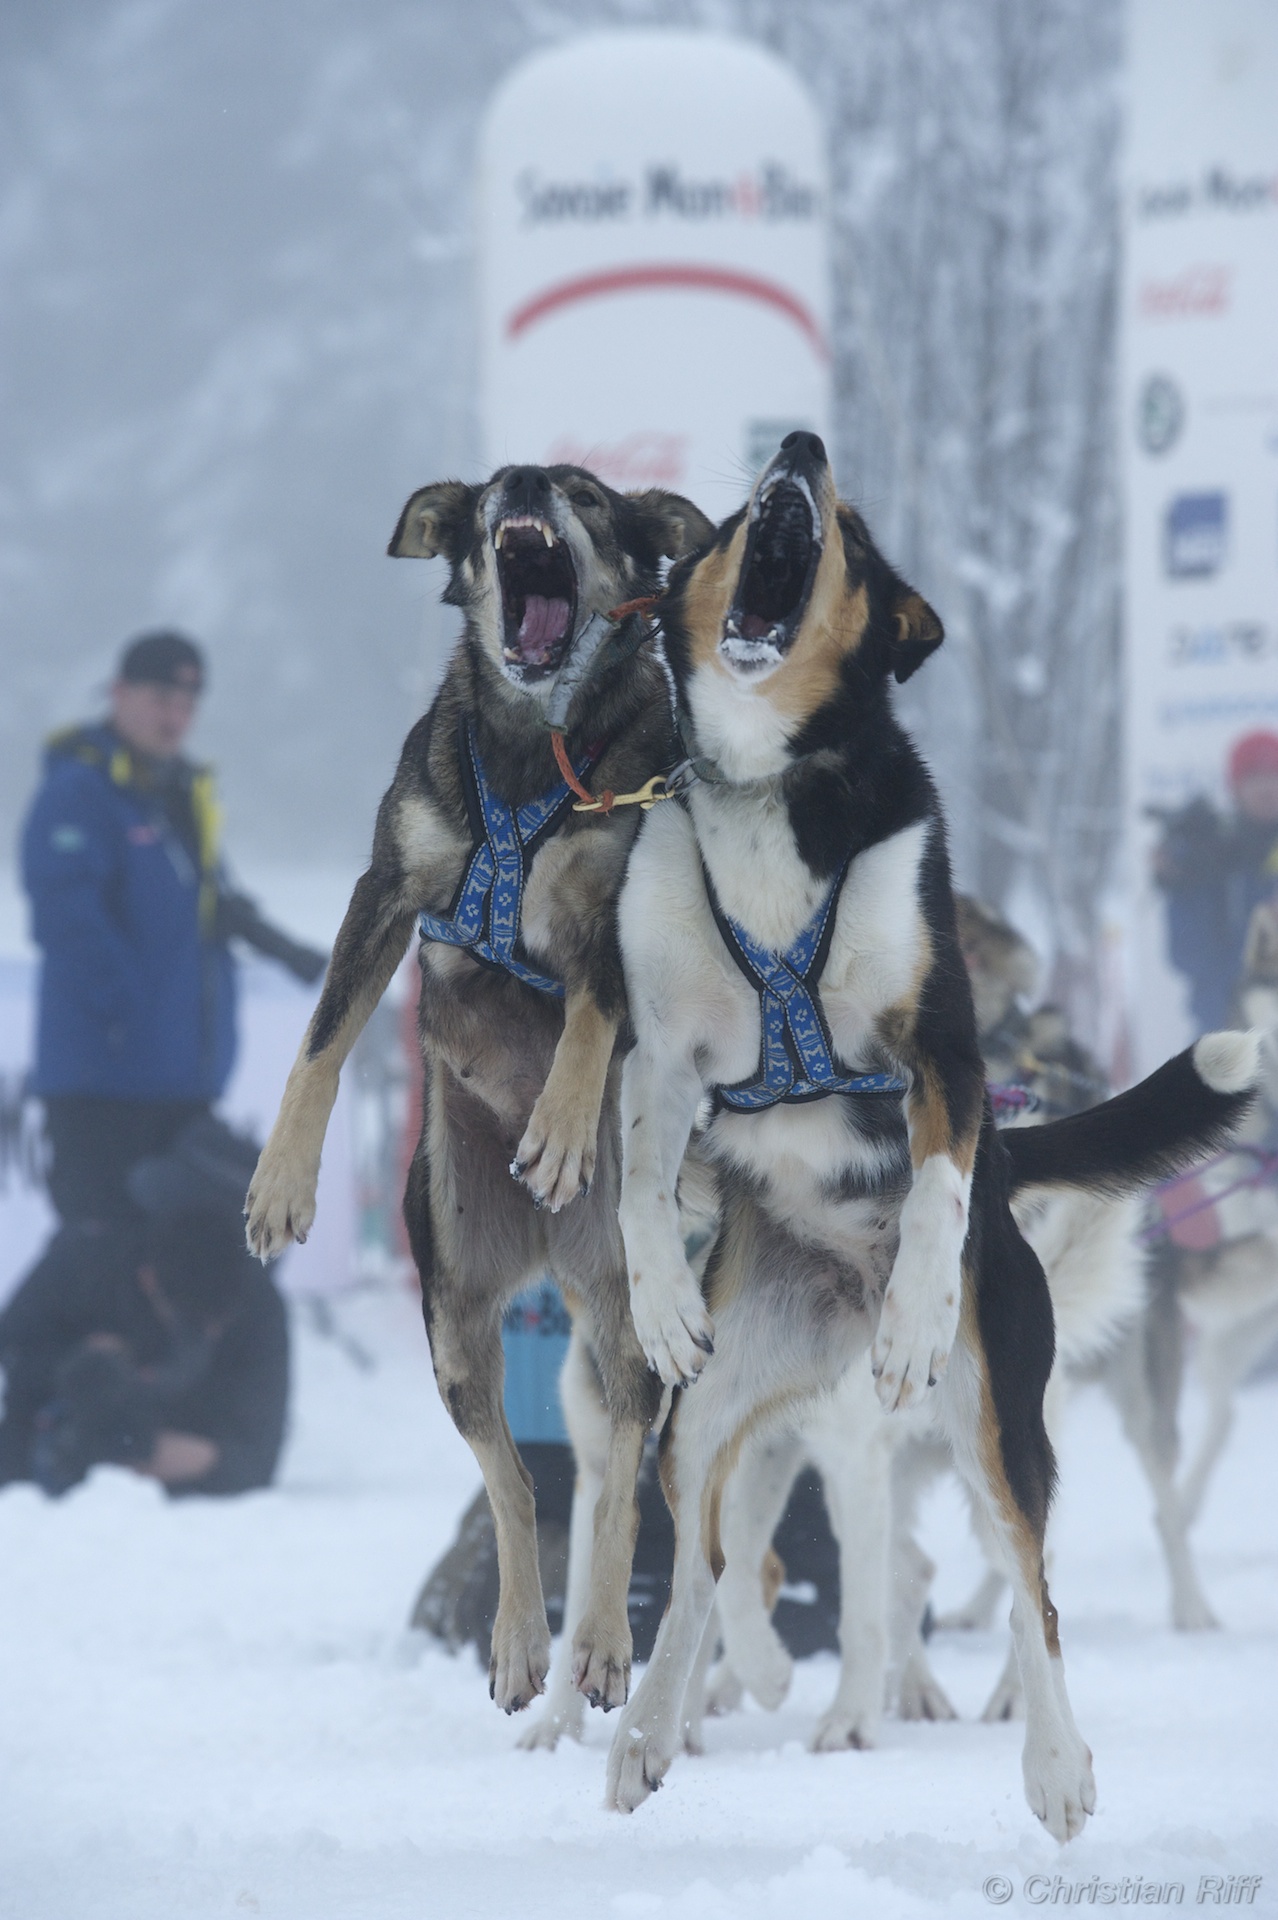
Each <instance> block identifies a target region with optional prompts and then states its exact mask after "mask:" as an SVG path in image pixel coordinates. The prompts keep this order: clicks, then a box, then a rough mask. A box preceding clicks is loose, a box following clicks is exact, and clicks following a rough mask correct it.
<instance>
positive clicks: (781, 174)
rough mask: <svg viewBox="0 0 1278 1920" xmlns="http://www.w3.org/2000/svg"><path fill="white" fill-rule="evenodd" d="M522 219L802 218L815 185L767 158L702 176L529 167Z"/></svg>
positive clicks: (676, 170) (810, 212)
mask: <svg viewBox="0 0 1278 1920" xmlns="http://www.w3.org/2000/svg"><path fill="white" fill-rule="evenodd" d="M515 194H516V198H517V200H518V202H519V217H520V223H521V225H523V226H526V227H541V226H553V225H557V224H562V223H565V222H581V223H583V224H587V225H593V224H602V223H614V222H623V221H633V220H644V221H666V220H677V221H687V222H690V223H693V224H696V223H704V222H708V221H714V220H744V221H755V220H761V221H772V222H781V221H808V220H815V219H816V217H817V215H818V213H819V212H820V206H821V196H820V192H819V190H818V189H817V188H816V187H814V186H812V185H811V184H810V183H809V182H807V181H804V180H801V179H799V178H798V176H797V175H796V174H794V173H792V172H791V171H790V169H789V168H788V167H786V166H784V165H783V164H782V163H781V162H780V161H779V160H769V161H765V162H764V164H763V165H762V166H760V167H758V168H754V169H749V168H747V169H745V170H743V171H742V172H740V173H738V174H735V175H734V176H733V177H732V178H731V179H724V178H718V179H716V178H713V177H710V178H702V177H699V176H697V175H695V174H690V173H686V172H685V171H684V169H683V168H682V167H680V166H678V165H677V164H676V163H674V162H673V161H662V162H659V163H654V164H653V165H652V166H649V167H646V168H645V169H644V171H643V172H642V174H640V175H639V176H638V177H636V178H630V179H627V178H625V177H624V176H621V175H616V174H606V175H604V174H601V175H598V176H596V177H595V178H593V179H589V180H553V179H547V178H546V177H545V176H544V175H543V174H540V173H538V172H537V171H536V170H535V169H534V168H531V167H528V168H525V170H524V171H523V172H522V173H521V174H519V176H518V177H517V179H516V181H515Z"/></svg>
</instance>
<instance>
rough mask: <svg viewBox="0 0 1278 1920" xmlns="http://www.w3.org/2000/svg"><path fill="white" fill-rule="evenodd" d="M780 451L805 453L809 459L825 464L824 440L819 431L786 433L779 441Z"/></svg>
mask: <svg viewBox="0 0 1278 1920" xmlns="http://www.w3.org/2000/svg"><path fill="white" fill-rule="evenodd" d="M781 451H782V453H797V454H800V455H803V454H806V455H807V457H808V459H809V460H813V461H816V462H817V463H818V465H821V466H824V464H825V457H826V456H825V441H824V440H823V439H822V438H821V436H820V434H819V433H803V432H797V433H787V435H786V436H785V439H784V440H783V441H782V442H781Z"/></svg>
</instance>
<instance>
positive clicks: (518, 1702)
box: [488, 1606, 550, 1713]
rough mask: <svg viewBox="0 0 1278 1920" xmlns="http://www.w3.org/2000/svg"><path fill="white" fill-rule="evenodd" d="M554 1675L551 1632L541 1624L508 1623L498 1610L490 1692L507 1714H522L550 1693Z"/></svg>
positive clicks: (490, 1674) (541, 1622)
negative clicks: (550, 1678) (548, 1677)
mask: <svg viewBox="0 0 1278 1920" xmlns="http://www.w3.org/2000/svg"><path fill="white" fill-rule="evenodd" d="M549 1671H550V1629H549V1628H548V1627H547V1625H546V1615H545V1613H544V1612H543V1613H542V1615H541V1618H540V1620H532V1619H524V1620H520V1621H507V1620H505V1619H503V1616H502V1609H501V1607H500V1606H499V1607H498V1609H497V1619H496V1621H495V1623H494V1625H493V1641H492V1656H491V1658H490V1660H489V1662H488V1692H489V1695H490V1697H491V1699H492V1701H493V1704H494V1705H495V1706H498V1707H500V1708H501V1710H502V1712H503V1713H520V1712H522V1710H523V1709H524V1708H525V1707H526V1706H528V1705H529V1704H530V1703H531V1702H532V1701H533V1700H535V1699H536V1698H537V1695H538V1694H539V1693H544V1692H545V1691H546V1675H547V1673H548V1672H549Z"/></svg>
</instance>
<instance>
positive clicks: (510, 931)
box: [246, 466, 712, 1713]
mask: <svg viewBox="0 0 1278 1920" xmlns="http://www.w3.org/2000/svg"><path fill="white" fill-rule="evenodd" d="M711 531H712V529H711V528H710V525H709V522H708V521H706V520H705V518H704V516H703V515H702V514H701V513H700V512H699V511H698V509H697V508H696V507H694V506H693V505H692V504H691V502H690V501H687V500H684V499H681V498H680V497H679V496H678V495H675V494H670V493H663V492H660V491H651V492H645V493H639V494H630V495H621V494H617V493H614V492H613V491H612V490H611V489H610V488H608V487H606V486H604V485H602V484H601V482H599V481H598V480H597V479H596V478H595V477H594V475H593V474H590V473H587V472H586V471H584V470H583V469H581V468H579V467H568V466H555V467H550V468H542V467H530V466H524V467H506V468H503V469H501V471H499V472H498V473H496V474H495V475H494V476H493V478H492V479H491V480H490V481H489V482H488V484H487V485H486V486H466V485H463V484H461V483H460V482H458V481H445V482H441V483H440V484H438V485H436V486H430V487H425V488H423V489H422V490H421V491H420V492H418V493H415V494H414V495H413V496H412V498H411V499H410V500H409V502H408V504H407V506H406V507H405V508H404V512H403V515H402V517H401V519H400V522H399V525H398V527H397V528H396V531H395V535H394V538H393V539H392V541H391V545H390V551H391V553H392V554H395V555H404V556H409V557H416V558H422V559H429V558H431V557H432V556H434V555H437V554H438V555H442V556H443V557H444V558H445V559H446V560H447V562H448V567H449V581H448V587H447V590H446V592H445V595H444V598H445V599H446V600H447V601H448V602H449V603H450V604H452V605H454V606H457V607H460V608H461V609H462V611H463V613H464V616H465V629H464V633H463V636H462V639H461V642H460V644H459V646H458V648H457V650H456V652H455V654H454V655H453V658H452V661H451V663H450V665H449V667H448V671H447V673H446V675H445V678H444V681H443V685H442V686H441V688H440V691H439V693H438V695H437V696H436V698H435V700H434V702H433V704H432V705H431V708H430V711H429V712H428V713H427V714H426V716H425V717H424V719H422V720H420V721H419V722H418V724H417V725H416V726H415V727H414V728H413V730H412V732H411V733H410V734H409V736H408V739H407V741H406V742H405V744H404V749H403V754H402V756H401V759H400V763H399V768H398V771H397V772H396V774H395V778H394V780H393V781H392V783H391V786H390V789H389V791H388V792H387V794H386V796H385V798H384V800H383V801H382V804H381V808H380V811H379V813H378V817H377V827H376V831H375V834H374V839H373V853H372V859H371V862H370V864H369V868H368V871H367V873H365V874H364V876H363V878H362V879H361V880H360V881H359V882H358V884H357V886H356V888H355V892H354V895H353V897H352V899H351V904H350V906H349V908H348V909H347V913H346V918H345V920H344V921H343V923H342V928H341V932H340V933H339V934H338V937H337V944H336V947H335V949H334V954H333V960H332V965H331V967H330V969H329V974H328V979H327V981H326V983H325V986H324V991H323V994H322V996H321V999H320V1002H319V1005H318V1007H317V1008H316V1011H315V1015H314V1018H313V1019H312V1021H311V1024H310V1027H309V1029H308V1030H307V1034H306V1037H305V1039H304V1041H303V1043H302V1047H301V1051H300V1052H299V1054H298V1057H297V1061H296V1063H295V1065H294V1067H293V1070H292V1072H291V1073H290V1075H289V1079H288V1085H287V1087H286V1088H285V1092H284V1098H283V1101H282V1104H281V1107H280V1113H279V1118H278V1119H277V1121H276V1123H275V1127H274V1130H273V1131H272V1133H271V1137H270V1139H269V1140H268V1141H267V1143H266V1147H265V1148H264V1150H263V1153H262V1157H261V1160H260V1161H259V1163H258V1168H257V1171H256V1173H255V1174H254V1176H253V1183H252V1186H251V1188H250V1190H249V1195H248V1203H247V1209H246V1212H247V1218H248V1239H249V1245H250V1247H252V1248H253V1250H254V1251H255V1252H256V1253H258V1254H260V1255H261V1257H262V1258H263V1259H267V1258H269V1257H270V1256H271V1255H272V1254H275V1253H278V1252H279V1251H280V1250H281V1249H282V1248H283V1247H284V1246H285V1245H286V1244H287V1242H288V1241H289V1240H292V1239H297V1240H304V1239H305V1237H306V1234H307V1231H308V1229H309V1228H310V1225H311V1223H312V1221H313V1219H314V1215H315V1187H316V1178H317V1175H318V1171H319V1163H320V1150H321V1147H322V1145H323V1141H324V1132H325V1128H326V1127H327V1124H328V1118H329V1114H330V1112H331V1111H332V1106H333V1101H334V1098H335V1096H336V1092H337V1084H338V1075H339V1072H340V1070H341V1066H342V1062H343V1061H344V1059H345V1058H346V1055H347V1054H348V1052H349V1051H350V1048H351V1045H352V1043H353V1042H354V1040H355V1038H356V1036H357V1034H358V1033H359V1032H360V1029H361V1028H362V1027H363V1025H364V1022H365V1021H366V1020H367V1018H368V1016H369V1014H370V1012H371V1011H372V1009H373V1007H374V1006H375V1005H376V1004H377V1001H378V999H379V998H380V996H381V994H382V993H383V992H384V990H385V988H386V985H387V982H388V981H389V980H390V978H391V975H392V974H393V973H394V971H395V969H396V967H397V966H398V965H399V962H400V960H401V959H402V957H403V955H404V952H405V950H406V948H407V946H408V943H409V940H410V939H411V937H412V934H413V930H414V927H415V926H416V927H419V929H420V932H421V935H422V945H421V953H420V958H421V970H422V988H421V1005H420V1033H421V1046H422V1055H423V1063H424V1071H425V1098H424V1103H423V1111H424V1119H423V1125H422V1134H421V1140H420V1143H419V1145H418V1148H417V1151H416V1154H415V1156H414V1159H413V1162H412V1165H411V1168H410V1171H409V1177H408V1190H407V1193H406V1195H405V1200H404V1210H405V1216H406V1219H407V1223H408V1231H409V1237H410V1241H411V1244H412V1249H413V1254H414V1257H415V1259H416V1262H417V1267H418V1271H419V1273H420V1275H421V1283H422V1303H423V1309H424V1312H425V1318H426V1326H427V1330H428V1333H429V1336H430V1344H431V1354H432V1358H433V1361H434V1366H435V1374H436V1378H437V1380H438V1382H439V1388H440V1392H441V1394H442V1395H443V1398H444V1401H445V1403H446V1405H447V1407H448V1410H449V1412H450V1413H451V1414H452V1417H453V1419H454V1420H455V1422H456V1423H457V1426H458V1429H459V1430H460V1432H461V1433H462V1434H463V1435H464V1436H465V1438H466V1439H467V1440H468V1441H469V1443H470V1445H471V1446H472V1448H473V1449H474V1452H475V1456H476V1458H477V1459H478V1461H479V1464H480V1466H481V1468H482V1470H483V1475H484V1482H485V1485H486V1487H487V1489H488V1497H489V1500H490V1502H491V1504H492V1511H493V1518H494V1522H495V1526H496V1534H497V1551H498V1562H499V1568H500V1580H501V1598H500V1603H499V1607H498V1612H497V1619H496V1624H495V1627H494V1630H493V1636H492V1659H491V1665H490V1672H489V1688H490V1692H491V1694H492V1697H493V1699H494V1700H495V1701H496V1703H497V1705H498V1706H499V1707H502V1708H504V1709H505V1711H506V1712H508V1713H510V1712H514V1711H516V1710H517V1709H518V1708H521V1707H525V1706H527V1705H528V1703H529V1701H530V1700H531V1699H532V1698H533V1696H534V1695H536V1694H538V1693H540V1692H541V1691H542V1687H543V1683H544V1679H545V1674H546V1669H547V1666H548V1663H549V1655H550V1640H549V1634H548V1631H547V1626H546V1612H545V1605H544V1601H543V1597H542V1590H541V1579H540V1574H539V1571H538V1564H537V1550H536V1524H535V1513H534V1505H533V1493H532V1484H531V1481H530V1479H529V1477H528V1475H527V1473H526V1472H525V1470H524V1467H523V1464H522V1462H521V1461H520V1459H519V1456H518V1453H517V1452H516V1450H515V1446H514V1442H513V1441H512V1439H511V1435H510V1430H509V1427H508V1426H507V1424H506V1419H505V1414H504V1412H503V1408H502V1349H501V1333H500V1328H501V1316H502V1311H503V1308H504V1307H505V1305H506V1303H507V1301H508V1300H509V1299H510V1298H511V1296H512V1295H513V1294H515V1293H516V1292H517V1291H518V1290H519V1288H520V1287H521V1286H522V1285H524V1284H525V1283H526V1282H527V1280H528V1279H529V1278H530V1277H532V1276H534V1275H535V1274H537V1273H540V1272H545V1271H547V1270H549V1271H550V1272H551V1273H552V1274H553V1275H554V1277H555V1278H556V1279H557V1280H558V1282H559V1283H560V1285H561V1286H562V1287H563V1288H564V1290H565V1291H566V1292H567V1293H569V1294H571V1295H572V1296H573V1298H574V1300H575V1302H576V1305H577V1310H578V1315H579V1319H580V1321H581V1323H582V1324H583V1327H584V1329H585V1330H586V1332H585V1337H586V1338H587V1340H588V1344H589V1348H590V1353H591V1357H592V1364H593V1365H595V1366H596V1367H597V1369H598V1372H599V1377H600V1380H601V1382H602V1386H603V1392H604V1396H605V1399H606V1402H607V1406H608V1408H609V1415H610V1432H609V1446H608V1461H607V1473H606V1476H605V1484H604V1492H603V1497H602V1499H601V1500H600V1501H599V1504H598V1508H597V1511H596V1514H595V1531H594V1554H593V1561H592V1582H591V1603H590V1606H589V1607H588V1609H587V1610H586V1611H585V1613H584V1615H583V1617H582V1618H580V1619H579V1621H578V1632H577V1665H576V1678H577V1683H578V1684H579V1685H580V1687H581V1688H582V1690H583V1691H584V1692H585V1693H586V1694H587V1696H588V1697H589V1698H590V1699H591V1700H592V1702H596V1703H601V1704H603V1705H605V1706H619V1705H620V1704H621V1702H622V1701H623V1700H624V1699H625V1697H626V1690H627V1686H628V1680H629V1666H630V1628H629V1623H628V1620H627V1616H626V1590H627V1585H628V1581H629V1573H630V1559H631V1554H632V1551H633V1543H634V1534H635V1527H636V1523H637V1522H636V1509H635V1479H636V1475H637V1472H638V1467H639V1462H640V1457H641V1453H642V1448H643V1442H644V1437H645V1435H646V1433H647V1432H648V1430H649V1427H650V1425H651V1423H652V1420H653V1417H654V1415H655V1413H656V1410H657V1404H658V1400H659V1398H660V1391H661V1389H660V1383H659V1382H658V1381H657V1380H656V1379H655V1377H654V1376H653V1375H652V1374H651V1373H650V1372H649V1370H648V1368H647V1366H646V1365H645V1361H644V1356H643V1354H642V1352H641V1351H640V1348H639V1345H638V1343H637V1341H636V1338H635V1334H634V1329H633V1326H632V1324H631V1319H630V1312H629V1307H628V1302H627V1289H626V1276H625V1266H624V1256H623V1251H622V1245H621V1236H620V1233H619V1230H618V1225H617V1204H618V1192H619V1178H620V1169H619V1147H618V1139H617V1124H616V1085H617V1071H618V1069H617V1061H616V1052H617V1036H618V1031H619V1029H620V1026H621V1022H622V1019H623V1016H624V1013H625V989H624V981H623V977H622V969H621V958H620V953H619V950H618V943H617V928H616V900H617V894H618V891H619V889H620V886H621V880H622V875H623V872H624V870H625V864H626V857H627V854H628V853H629V850H630V847H631V844H632V841H633V838H634V832H635V826H636V823H637V820H638V817H639V808H638V807H637V806H635V807H631V808H628V809H623V810H621V811H612V810H611V805H610V804H609V803H610V802H611V799H612V796H613V795H617V796H622V797H628V798H638V797H639V795H640V794H642V793H644V792H646V791H650V788H651V776H652V775H653V774H654V772H657V771H660V770H662V769H664V768H666V767H668V766H669V765H670V762H671V755H672V747H671V740H670V722H669V701H668V696H667V690H666V682H665V678H664V674H663V671H662V668H661V666H660V664H659V663H658V662H657V661H656V660H655V659H654V658H653V656H652V652H651V649H650V648H648V647H646V646H645V645H644V644H643V642H644V639H645V637H646V631H647V630H646V628H645V627H644V626H643V624H642V622H641V620H640V618H639V616H638V614H636V613H635V612H633V611H632V612H626V610H625V607H624V603H626V602H629V601H631V600H633V599H635V598H636V597H643V596H648V595H651V594H652V593H653V592H655V591H656V589H657V587H658V585H659V580H660V569H661V562H662V560H663V559H666V558H672V557H674V556H676V555H678V554H680V553H682V552H683V551H684V550H685V549H686V548H688V547H689V546H692V545H695V544H697V543H698V542H700V541H702V540H703V539H704V538H705V537H706V536H707V535H708V534H709V533H710V532H711ZM610 611H618V618H616V619H615V620H614V621H612V622H611V623H608V622H607V621H605V620H604V619H603V616H605V615H607V614H608V613H609V612H610ZM601 635H602V638H601ZM596 649H597V650H596ZM591 650H595V651H591ZM556 722H557V726H558V729H559V732H558V735H557V736H556V734H554V733H552V730H551V728H552V724H555V723H556ZM557 756H558V757H557ZM569 776H571V778H569ZM587 781H588V782H590V783H591V784H590V787H588V788H587V787H586V786H585V783H586V782H587ZM574 790H575V791H576V792H577V793H579V794H580V793H582V792H583V791H584V792H585V794H586V799H585V800H583V801H580V802H578V801H575V800H574ZM592 791H593V792H594V793H595V794H598V795H601V796H604V803H605V807H606V808H607V810H605V808H604V807H600V808H599V810H592V811H582V810H581V809H582V807H584V806H586V805H587V804H588V803H589V795H590V793H591V792H592ZM512 1174H514V1175H515V1176H516V1178H515V1179H513V1180H512V1178H511V1176H512Z"/></svg>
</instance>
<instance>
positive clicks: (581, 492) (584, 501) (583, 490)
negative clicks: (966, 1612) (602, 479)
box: [572, 487, 599, 507]
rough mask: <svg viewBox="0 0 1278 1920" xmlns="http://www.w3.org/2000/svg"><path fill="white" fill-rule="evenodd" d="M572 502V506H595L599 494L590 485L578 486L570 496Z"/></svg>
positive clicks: (597, 503)
mask: <svg viewBox="0 0 1278 1920" xmlns="http://www.w3.org/2000/svg"><path fill="white" fill-rule="evenodd" d="M572 504H573V505H574V507H597V506H598V505H599V495H598V494H597V493H596V492H595V491H594V489H593V488H592V487H578V489H577V491H576V493H574V494H573V496H572Z"/></svg>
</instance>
